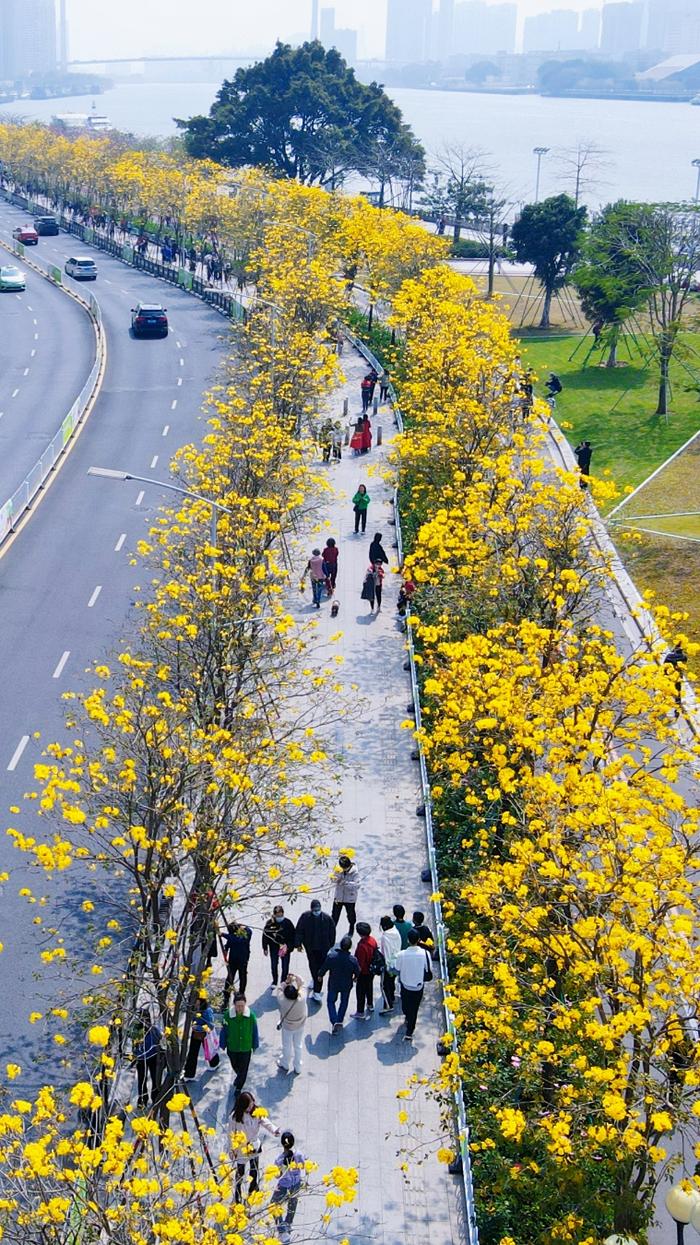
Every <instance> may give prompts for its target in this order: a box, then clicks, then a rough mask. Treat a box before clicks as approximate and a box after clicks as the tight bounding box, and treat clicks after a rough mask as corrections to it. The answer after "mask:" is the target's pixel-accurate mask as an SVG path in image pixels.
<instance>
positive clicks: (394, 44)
mask: <svg viewBox="0 0 700 1245" xmlns="http://www.w3.org/2000/svg"><path fill="white" fill-rule="evenodd" d="M432 15H433V5H432V0H389V3H388V5H387V14H386V59H387V60H388V61H398V62H399V63H400V64H404V65H416V64H420V63H421V61H425V60H427V59H428V56H429V53H430V29H431V25H432Z"/></svg>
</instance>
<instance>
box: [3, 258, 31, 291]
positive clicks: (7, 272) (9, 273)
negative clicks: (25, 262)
mask: <svg viewBox="0 0 700 1245" xmlns="http://www.w3.org/2000/svg"><path fill="white" fill-rule="evenodd" d="M25 288H26V277H25V275H24V273H23V272H22V271H21V270H20V269H19V268H16V267H15V265H14V264H6V265H5V266H4V267H3V268H0V290H23V289H25Z"/></svg>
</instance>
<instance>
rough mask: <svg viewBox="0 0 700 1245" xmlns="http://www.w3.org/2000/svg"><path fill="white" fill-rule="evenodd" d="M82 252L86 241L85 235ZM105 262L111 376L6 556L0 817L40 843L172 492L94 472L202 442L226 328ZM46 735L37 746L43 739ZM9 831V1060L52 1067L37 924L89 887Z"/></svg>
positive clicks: (62, 307)
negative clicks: (76, 732)
mask: <svg viewBox="0 0 700 1245" xmlns="http://www.w3.org/2000/svg"><path fill="white" fill-rule="evenodd" d="M20 219H21V214H20V213H19V212H16V211H14V210H13V209H10V208H8V207H7V206H6V205H5V206H4V207H3V208H2V210H1V211H0V234H2V236H3V237H4V236H7V234H8V232H11V229H12V227H13V224H14V223H16V221H17V220H20ZM78 249H79V250H80V251H81V252H87V251H88V250H89V248H88V247H85V246H84V245H83V244H82V243H81V244H80V245H79V248H78ZM38 251H39V254H40V256H43V257H44V258H48V259H50V260H51V261H53V262H55V263H59V262H61V263H63V262H64V259H65V256H67V255H68V254H70V253H71V252H73V253H74V251H75V248H74V246H73V240H72V239H71V238H70V237H69V236H66V235H64V234H61V235H59V237H57V238H55V237H54V238H43V239H42V240H41V242H40V244H39V247H38ZM95 258H96V262H97V264H98V268H99V277H98V280H97V282H96V283H94V284H93V283H91V285H90V288H91V289H93V290H94V292H95V294H96V296H97V297H98V299H99V301H100V304H101V307H102V315H103V322H104V326H105V332H106V336H107V343H108V364H107V372H106V376H105V381H104V385H103V388H102V391H101V394H100V396H99V398H98V400H97V402H96V405H95V408H94V410H93V412H92V414H91V415H90V418H89V420H88V422H87V424H86V425H85V427H84V429H83V431H82V433H81V435H80V436H79V438H78V440H77V442H76V443H75V445H74V447H73V449H72V450H71V452H70V454H69V455H68V457H67V459H66V461H65V463H64V465H63V466H62V468H61V470H60V472H59V473H58V474H57V476H56V477H55V479H54V481H53V483H52V485H51V487H50V488H49V489H48V490H47V492H46V494H45V496H44V497H43V499H42V501H41V503H40V505H38V507H37V508H36V510H35V512H34V513H33V514H32V516H31V518H30V521H29V522H28V524H27V525H26V526H25V527H24V528H23V529H22V530H21V531H20V532H19V533H18V534H17V536H16V538H15V539H14V541H13V542H12V543H11V544H10V545H6V546H5V548H4V550H3V551H0V618H1V619H2V625H1V626H0V670H2V678H3V688H2V697H1V698H0V776H1V779H2V789H1V797H0V810H1V811H2V815H3V816H4V817H6V821H5V826H17V827H18V828H19V829H21V830H22V831H23V832H24V833H28V834H32V833H34V834H37V837H38V834H41V836H42V837H45V835H46V831H47V828H48V827H47V823H46V822H45V821H43V822H42V823H40V824H38V823H37V822H36V820H35V814H34V812H33V808H34V807H35V806H32V805H30V806H29V808H27V806H26V801H25V800H24V798H23V797H24V795H25V793H27V792H29V791H32V790H33V789H34V781H33V766H34V764H35V762H36V761H38V760H39V759H40V757H41V752H42V748H43V747H44V746H45V744H46V743H48V742H50V741H51V740H54V739H61V738H65V734H64V731H63V718H64V710H65V704H64V703H63V702H62V701H61V694H62V693H63V692H64V691H66V690H69V689H70V690H74V689H76V688H80V687H81V686H84V679H85V669H86V667H87V665H88V663H89V662H91V661H92V660H93V659H101V658H105V657H108V655H109V653H110V651H113V650H114V647H115V645H116V643H117V641H118V639H119V637H120V636H123V635H124V634H125V633H126V629H127V627H128V626H129V623H130V619H129V613H130V605H131V603H132V602H133V598H134V585H135V584H137V583H139V582H143V581H144V577H145V572H144V571H143V570H142V569H141V568H139V567H133V566H131V565H130V564H129V562H130V558H131V557H132V555H133V550H134V548H135V546H136V543H137V541H138V540H139V539H140V538H141V537H142V536H143V534H144V532H145V530H146V528H147V525H148V523H149V521H150V520H151V519H152V517H153V512H154V511H155V509H157V507H158V505H159V504H160V502H161V500H162V497H163V496H165V495H164V494H159V492H158V490H156V489H153V488H146V487H142V486H141V485H138V484H136V483H132V482H126V483H120V482H117V481H114V482H113V481H110V480H99V479H94V478H88V476H87V470H88V467H89V466H90V465H91V464H96V465H98V466H106V467H118V468H124V469H128V470H131V471H133V472H135V473H137V474H140V475H150V476H154V477H156V478H157V477H158V476H163V477H164V478H167V476H168V465H169V461H170V459H171V457H172V455H173V453H174V452H175V450H176V449H177V448H178V447H179V446H180V445H182V444H184V443H185V442H188V441H191V440H197V439H199V438H200V436H201V435H202V430H203V417H202V415H201V413H200V412H201V405H202V395H203V393H204V392H205V391H206V390H207V388H208V387H209V385H210V384H211V382H212V381H213V380H214V378H215V375H216V371H217V367H218V365H219V364H220V361H221V358H222V342H223V338H224V337H225V335H226V332H227V326H226V321H225V320H224V319H223V318H222V317H221V316H220V315H219V314H218V313H217V312H216V311H214V310H213V309H212V308H210V307H208V306H207V305H206V304H203V303H201V302H200V301H199V300H198V299H196V298H193V297H192V296H191V295H188V294H185V293H183V292H181V291H178V290H177V289H173V288H170V287H166V286H165V285H164V284H163V283H161V282H158V281H156V280H154V279H153V278H152V277H149V276H147V275H146V274H144V273H141V272H137V271H134V270H132V269H130V268H128V267H126V266H125V265H123V264H121V263H119V261H118V260H113V259H111V258H110V257H108V256H105V255H103V254H102V253H101V252H96V253H95ZM37 280H39V278H37ZM66 280H69V279H68V278H67V279H66ZM48 288H49V287H48V284H47V289H48ZM49 293H50V294H51V295H52V308H53V311H54V314H53V320H54V321H55V322H58V321H60V320H62V319H63V318H65V319H66V321H70V322H71V323H72V317H73V304H72V303H71V301H70V300H69V299H67V298H65V296H63V295H61V294H60V292H58V291H51V290H50V289H49ZM33 297H34V293H33V291H32V299H33ZM139 298H141V299H146V300H149V301H155V302H158V301H162V302H163V303H164V304H165V305H166V306H167V307H168V309H169V316H170V323H171V332H170V335H169V337H168V338H167V339H163V340H136V339H134V338H132V337H131V335H130V332H129V323H130V316H129V310H130V308H131V307H132V306H133V305H134V303H135V302H136V301H137V300H138V299H139ZM32 305H34V304H32ZM17 306H19V304H17ZM78 311H79V309H78ZM80 314H84V313H80ZM47 332H48V330H47ZM40 340H41V339H40ZM81 383H82V382H81ZM79 387H80V386H79ZM170 497H171V498H172V494H171V495H170ZM131 625H133V618H132V620H131ZM35 732H40V734H41V738H40V739H35V738H34V734H35ZM15 806H21V807H22V813H21V814H12V813H10V812H8V810H9V809H11V808H12V807H15ZM3 828H4V827H0V873H1V872H2V871H4V870H5V869H8V868H13V876H12V879H11V880H10V881H9V882H6V883H5V884H4V885H3V886H2V892H1V893H2V901H1V908H0V941H2V942H3V943H4V952H3V954H2V955H0V1062H2V1063H4V1062H5V1061H6V1060H7V1059H10V1058H13V1059H17V1061H18V1062H20V1063H23V1062H24V1063H26V1064H29V1063H31V1061H32V1060H33V1059H34V1057H35V1055H36V1053H37V1052H39V1053H40V1054H41V1052H42V1051H43V1054H44V1056H45V1057H46V1058H47V1059H48V1060H49V1061H50V1062H51V1063H54V1062H55V1059H56V1056H57V1055H59V1054H60V1052H59V1050H58V1048H57V1047H55V1046H53V1047H52V1045H51V1042H50V1040H49V1036H48V1033H47V1032H46V1030H45V1027H44V1025H43V1023H41V1022H40V1023H39V1024H37V1025H35V1026H34V1027H33V1028H30V1027H29V1026H28V1024H27V1022H26V1017H27V1016H28V1014H29V1012H30V1011H32V1010H37V1011H44V1010H45V1008H46V1006H47V1005H48V1003H49V1000H50V1001H51V1002H52V1003H55V1002H56V999H55V989H56V986H55V984H54V983H55V980H56V977H57V970H56V968H55V967H54V966H52V967H50V968H48V969H45V970H44V969H43V966H42V964H41V961H40V960H39V959H38V951H39V950H41V946H42V944H41V937H42V931H43V929H44V926H49V925H51V926H56V927H60V928H61V932H62V933H65V935H66V943H67V944H68V943H70V942H71V940H74V939H75V937H76V936H77V935H78V934H79V933H80V932H81V931H83V932H84V930H85V927H86V924H87V921H88V918H87V917H85V916H84V915H83V914H82V913H81V910H80V902H81V900H82V898H83V897H84V896H83V893H81V892H82V888H83V885H84V881H85V880H84V879H81V878H80V876H79V874H77V873H73V871H69V872H68V873H67V874H66V875H64V878H63V881H62V882H61V883H60V884H57V883H55V882H48V881H47V880H46V879H45V878H44V877H43V876H42V875H39V874H37V873H35V872H33V871H31V870H29V869H26V870H25V869H24V866H23V864H22V861H23V858H22V857H21V856H20V855H19V854H18V853H17V851H16V849H15V848H14V847H13V846H12V844H11V842H10V840H9V839H8V838H7V837H6V836H5V835H4V834H3V833H2V829H3ZM18 866H21V868H20V872H19V873H18V872H17V868H18ZM22 885H26V886H28V887H30V888H31V889H32V890H33V892H34V897H35V899H36V900H37V902H35V903H32V902H31V897H30V896H25V897H19V896H18V894H17V892H18V888H19V887H20V886H22ZM44 895H47V896H49V897H50V898H49V902H48V903H47V905H46V906H43V907H40V906H39V902H38V898H39V897H41V896H44ZM95 915H96V916H98V915H104V914H101V913H96V914H95ZM36 917H41V919H42V922H43V924H42V925H41V926H38V925H34V920H35V918H36ZM39 970H42V972H39ZM44 972H45V973H46V979H45V978H44ZM47 980H48V982H49V985H48V986H47V984H46V981H47ZM70 984H71V983H68V982H66V988H69V987H70ZM72 987H73V992H74V993H75V990H77V993H78V995H80V994H81V993H82V992H83V991H84V989H85V985H84V984H82V985H81V984H80V983H76V982H73V983H72ZM23 1050H24V1052H25V1058H24V1060H23V1059H22V1058H21V1055H22V1051H23ZM18 1056H19V1057H18ZM32 1075H33V1076H35V1077H38V1078H39V1079H41V1078H43V1077H46V1075H47V1074H46V1071H45V1070H44V1069H43V1068H41V1067H39V1068H34V1070H33V1073H32ZM25 1088H29V1086H28V1085H26V1086H25Z"/></svg>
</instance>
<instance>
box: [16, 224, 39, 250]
mask: <svg viewBox="0 0 700 1245" xmlns="http://www.w3.org/2000/svg"><path fill="white" fill-rule="evenodd" d="M12 237H13V238H16V239H17V241H18V242H22V243H23V244H24V246H37V245H38V243H39V235H38V233H37V231H36V229H35V228H34V226H33V225H18V226H17V228H16V229H13V230H12Z"/></svg>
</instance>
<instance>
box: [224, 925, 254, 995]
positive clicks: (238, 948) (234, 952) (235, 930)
mask: <svg viewBox="0 0 700 1245" xmlns="http://www.w3.org/2000/svg"><path fill="white" fill-rule="evenodd" d="M252 937H253V931H252V929H251V928H250V926H249V925H240V924H238V923H235V924H233V925H229V926H228V932H227V934H226V940H225V942H224V959H225V960H226V964H227V965H228V972H227V974H226V984H225V986H224V1009H225V1008H227V1007H228V1001H229V998H230V996H231V990H232V989H233V982H234V980H235V977H236V973H238V992H239V993H240V994H245V988H246V986H247V984H248V961H249V959H250V940H251V938H252Z"/></svg>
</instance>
